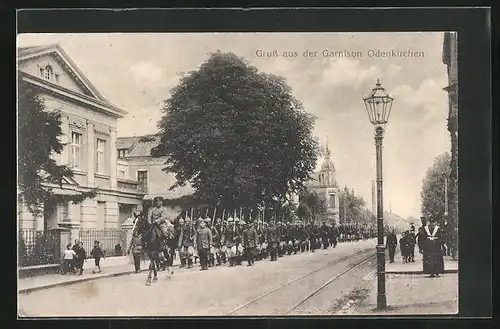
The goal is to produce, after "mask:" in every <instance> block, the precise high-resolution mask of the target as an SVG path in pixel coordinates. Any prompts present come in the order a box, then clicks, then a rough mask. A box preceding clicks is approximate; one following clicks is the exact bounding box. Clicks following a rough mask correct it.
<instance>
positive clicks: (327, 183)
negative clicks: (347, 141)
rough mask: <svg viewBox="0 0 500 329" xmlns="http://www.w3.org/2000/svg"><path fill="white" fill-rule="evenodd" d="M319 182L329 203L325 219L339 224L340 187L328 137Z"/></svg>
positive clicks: (319, 188) (319, 189)
mask: <svg viewBox="0 0 500 329" xmlns="http://www.w3.org/2000/svg"><path fill="white" fill-rule="evenodd" d="M318 183H319V186H318V192H319V194H322V195H323V196H324V198H325V200H326V204H327V213H326V214H325V218H324V220H326V221H327V222H330V224H334V223H335V225H339V221H340V219H339V188H338V184H337V177H336V171H335V165H334V164H333V161H332V160H331V152H330V149H329V148H328V138H327V141H326V145H325V157H324V159H323V163H322V165H321V169H320V171H319V173H318Z"/></svg>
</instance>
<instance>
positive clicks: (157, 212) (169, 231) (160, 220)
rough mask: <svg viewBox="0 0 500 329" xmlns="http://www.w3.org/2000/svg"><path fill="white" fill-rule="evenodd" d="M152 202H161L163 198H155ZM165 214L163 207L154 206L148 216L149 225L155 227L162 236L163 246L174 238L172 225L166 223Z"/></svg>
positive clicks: (165, 210)
mask: <svg viewBox="0 0 500 329" xmlns="http://www.w3.org/2000/svg"><path fill="white" fill-rule="evenodd" d="M154 202H155V203H157V202H163V198H161V197H156V198H154ZM167 213H168V211H167V208H165V207H163V205H162V206H160V207H158V206H156V205H155V206H154V207H153V208H151V211H150V213H149V216H148V217H149V222H150V223H151V224H155V225H157V226H158V228H159V229H160V231H161V233H162V234H163V241H164V244H166V243H167V241H168V240H169V239H172V238H173V237H174V232H173V225H172V224H171V223H170V221H168V219H167Z"/></svg>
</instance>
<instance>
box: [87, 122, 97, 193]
mask: <svg viewBox="0 0 500 329" xmlns="http://www.w3.org/2000/svg"><path fill="white" fill-rule="evenodd" d="M95 153H96V152H95V135H94V124H93V123H92V122H87V185H88V186H89V187H94V185H95V180H94V171H95Z"/></svg>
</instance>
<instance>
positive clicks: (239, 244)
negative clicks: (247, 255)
mask: <svg viewBox="0 0 500 329" xmlns="http://www.w3.org/2000/svg"><path fill="white" fill-rule="evenodd" d="M234 221H235V222H236V241H235V242H236V257H235V263H236V265H241V262H242V261H243V256H244V250H243V239H242V233H243V226H244V225H245V221H244V220H243V219H240V218H238V217H236V218H235V219H234Z"/></svg>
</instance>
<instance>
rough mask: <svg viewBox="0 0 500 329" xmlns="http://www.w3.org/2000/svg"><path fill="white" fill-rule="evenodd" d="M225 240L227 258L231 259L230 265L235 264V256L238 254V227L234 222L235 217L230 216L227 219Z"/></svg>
mask: <svg viewBox="0 0 500 329" xmlns="http://www.w3.org/2000/svg"><path fill="white" fill-rule="evenodd" d="M224 240H225V244H226V248H227V254H228V255H227V258H228V259H229V266H234V265H235V257H236V254H237V244H238V229H237V228H236V225H235V223H234V219H233V218H232V217H229V218H228V219H227V226H226V231H225V232H224Z"/></svg>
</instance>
